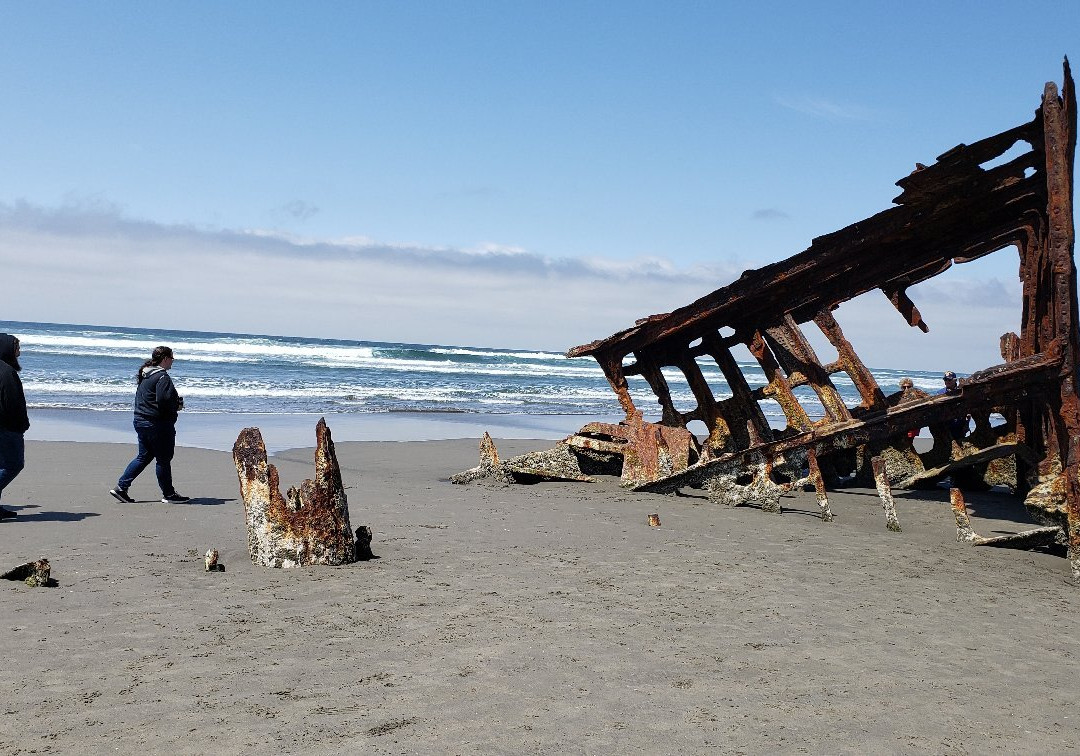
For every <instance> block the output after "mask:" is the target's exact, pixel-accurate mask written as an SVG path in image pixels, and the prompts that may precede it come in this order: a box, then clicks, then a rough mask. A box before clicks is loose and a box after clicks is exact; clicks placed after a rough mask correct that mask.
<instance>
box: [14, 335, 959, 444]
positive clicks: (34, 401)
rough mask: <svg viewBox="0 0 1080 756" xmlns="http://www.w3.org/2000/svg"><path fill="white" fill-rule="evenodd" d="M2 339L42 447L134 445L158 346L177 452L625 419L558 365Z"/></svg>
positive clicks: (400, 346)
mask: <svg viewBox="0 0 1080 756" xmlns="http://www.w3.org/2000/svg"><path fill="white" fill-rule="evenodd" d="M0 331H4V332H8V333H12V334H14V335H16V336H17V337H18V338H19V339H20V341H21V345H22V356H21V358H20V362H21V364H22V367H23V370H22V373H21V377H22V381H23V386H24V389H25V393H26V398H27V404H28V407H29V412H30V420H31V428H30V431H29V432H28V433H27V438H28V439H31V440H43V441H103V442H118V443H134V434H133V432H132V430H131V403H132V398H133V396H134V391H135V372H136V370H137V369H138V367H139V366H140V365H141V364H142V362H143V361H144V360H145V359H147V358H148V357H149V356H150V352H151V351H152V350H153V348H154V347H155V346H157V345H159V344H166V345H168V346H170V347H172V348H173V350H174V352H175V353H176V363H175V365H174V367H173V368H172V370H171V371H170V374H171V375H172V377H173V380H174V382H175V383H176V385H177V388H178V390H179V392H180V393H181V395H183V396H184V400H185V409H184V411H183V413H182V415H181V419H180V421H179V422H178V425H177V443H178V444H180V445H187V446H199V447H204V448H211V449H231V447H232V443H233V441H235V439H236V435H237V434H238V433H239V431H240V430H241V429H242V428H244V427H249V426H252V425H254V426H256V427H259V428H260V429H262V430H263V437H264V439H265V441H266V443H267V448H268V449H270V450H272V451H274V450H280V449H285V448H293V447H306V446H312V445H313V444H314V426H315V423H316V422H317V421H318V419H319V418H320V417H325V418H326V421H327V424H328V425H329V426H330V428H331V431H332V433H333V436H334V439H335V441H423V440H440V439H450V438H474V437H478V436H480V435H482V434H483V432H484V431H485V430H488V431H490V432H491V433H492V435H493V436H496V437H499V436H501V437H504V438H552V439H556V438H562V437H564V436H566V435H568V434H570V433H573V432H574V431H576V430H577V429H578V428H579V427H580V426H582V425H584V424H585V423H587V422H591V421H597V420H599V421H609V422H615V421H618V420H619V419H620V418H621V417H622V411H621V408H620V407H619V403H618V401H617V399H616V397H615V394H614V392H612V390H611V388H610V386H609V385H608V383H607V380H606V379H605V378H604V374H603V372H602V371H601V369H600V367H599V365H597V363H596V362H595V361H594V360H592V359H591V358H576V359H569V358H567V357H565V356H564V355H563V354H560V353H557V352H546V351H537V350H525V349H521V350H517V349H505V348H492V347H483V346H455V345H440V344H407V343H397V342H383V341H367V340H347V339H323V338H314V337H296V336H272V335H260V334H234V333H215V332H204V331H181V330H171V329H161V328H130V327H122V326H91V325H77V324H62V323H35V322H22V321H0ZM701 365H702V368H703V372H704V375H705V377H706V379H707V380H708V382H709V384H710V386H712V387H713V390H714V393H715V395H716V396H717V398H724V397H726V396H730V392H729V390H728V387H727V384H726V382H725V381H724V378H723V375H722V373H721V372H720V370H719V368H717V367H716V365H715V364H710V363H708V362H706V361H702V362H701ZM740 366H741V367H742V370H743V372H744V374H745V375H746V377H747V379H748V381H749V383H750V385H751V386H752V387H756V386H759V385H764V384H765V382H766V381H765V376H764V374H763V372H762V370H761V368H760V366H758V365H757V363H756V362H753V361H750V360H747V361H742V360H740ZM871 372H873V374H874V376H875V378H876V379H877V381H878V383H879V384H880V385H881V387H882V390H883V391H885V392H886V393H891V392H893V391H895V390H897V387H898V386H897V384H898V382H899V380H900V378H901V377H905V376H906V377H910V378H911V379H912V380H913V382H914V383H915V385H916V386H917V387H919V388H922V389H924V390H927V391H936V390H938V389H939V388H940V386H941V377H940V374H939V373H936V372H935V373H928V372H925V371H915V370H898V369H895V368H871ZM664 374H665V377H666V378H667V380H668V381H669V383H670V385H671V388H672V396H673V399H674V401H675V404H676V406H677V407H679V408H680V409H683V410H684V411H685V410H686V409H691V408H693V407H694V406H695V404H696V402H695V399H694V397H693V394H692V393H691V392H690V389H689V387H688V386H687V385H686V381H685V379H683V378H682V376H681V374H680V373H679V371H677V370H670V371H669V370H665V372H664ZM833 381H834V383H835V385H836V387H837V389H838V390H839V391H840V394H841V396H842V397H843V398H844V401H845V402H846V403H848V404H849V405H853V404H857V403H858V402H859V397H858V394H857V392H856V391H855V388H854V386H853V385H852V383H851V381H850V380H849V379H848V377H847V376H846V375H844V374H836V375H834V376H833ZM630 391H631V394H632V395H633V397H634V400H635V402H636V403H638V406H640V407H643V408H646V419H653V420H656V419H658V418H659V413H660V408H659V406H658V405H657V403H656V399H655V397H654V396H653V394H652V392H651V391H650V390H649V388H648V385H647V384H646V383H645V381H644V380H643V379H641V378H640V377H636V376H635V377H631V378H630ZM798 393H799V398H800V401H802V402H803V404H804V406H806V407H807V410H808V412H809V413H810V415H811V417H820V414H821V413H822V412H823V409H822V408H821V406H820V404H819V403H818V402H817V400H816V397H815V396H814V395H813V393H812V392H811V391H810V390H809V389H808V388H805V387H804V388H803V389H800V390H799V391H798ZM761 405H762V408H763V410H764V411H765V414H766V416H767V417H768V418H769V421H770V422H771V423H773V424H774V425H777V426H778V427H779V426H782V425H783V424H784V418H783V413H782V411H781V410H780V406H779V405H778V404H777V403H775V402H772V401H763V402H762V403H761ZM649 408H652V409H654V410H655V412H654V414H655V416H650V414H649ZM815 413H817V414H815ZM691 429H692V430H696V431H702V432H703V430H704V426H702V428H700V429H695V428H693V424H692V426H691Z"/></svg>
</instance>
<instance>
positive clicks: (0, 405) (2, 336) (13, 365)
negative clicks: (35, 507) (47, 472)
mask: <svg viewBox="0 0 1080 756" xmlns="http://www.w3.org/2000/svg"><path fill="white" fill-rule="evenodd" d="M20 370H22V366H21V365H20V364H19V340H18V339H17V338H15V337H14V336H12V335H11V334H10V333H0V493H3V491H4V488H6V487H7V484H8V483H10V482H11V481H13V480H15V476H16V475H18V474H19V473H20V472H22V469H23V466H24V465H25V464H26V443H25V441H24V439H23V434H24V433H26V430H27V428H29V427H30V419H29V418H28V417H27V415H26V396H25V395H24V394H23V387H22V381H21V380H19V371H20ZM15 514H16V513H15V512H13V511H12V510H10V509H5V508H4V507H0V520H9V519H11V518H12V517H15Z"/></svg>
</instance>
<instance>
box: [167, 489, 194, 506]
mask: <svg viewBox="0 0 1080 756" xmlns="http://www.w3.org/2000/svg"><path fill="white" fill-rule="evenodd" d="M189 501H191V497H190V496H182V495H181V494H178V493H176V491H173V492H172V493H171V494H169V495H168V496H162V497H161V503H162V504H186V503H187V502H189Z"/></svg>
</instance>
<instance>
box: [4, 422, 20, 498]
mask: <svg viewBox="0 0 1080 756" xmlns="http://www.w3.org/2000/svg"><path fill="white" fill-rule="evenodd" d="M25 466H26V442H25V441H24V440H23V434H21V433H19V432H18V431H9V430H4V429H3V428H0V493H3V491H4V488H6V487H7V484H8V483H10V482H11V481H13V480H15V476H16V475H18V474H19V473H20V472H22V469H23V467H25Z"/></svg>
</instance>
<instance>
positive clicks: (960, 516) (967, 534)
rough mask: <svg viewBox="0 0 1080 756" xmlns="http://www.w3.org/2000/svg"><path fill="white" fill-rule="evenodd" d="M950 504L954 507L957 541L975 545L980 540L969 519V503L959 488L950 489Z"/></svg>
mask: <svg viewBox="0 0 1080 756" xmlns="http://www.w3.org/2000/svg"><path fill="white" fill-rule="evenodd" d="M949 504H951V505H952V511H953V517H954V518H955V519H956V541H957V543H959V542H961V541H967V542H968V543H974V542H975V541H977V540H978V538H979V537H978V536H977V535H975V531H974V530H972V528H971V520H970V519H969V518H968V513H967V503H966V502H965V501H964V493H963V492H962V491H961V490H960V489H959V488H950V489H949Z"/></svg>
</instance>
